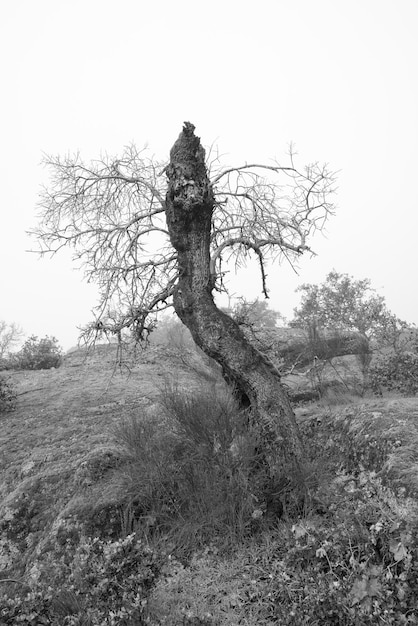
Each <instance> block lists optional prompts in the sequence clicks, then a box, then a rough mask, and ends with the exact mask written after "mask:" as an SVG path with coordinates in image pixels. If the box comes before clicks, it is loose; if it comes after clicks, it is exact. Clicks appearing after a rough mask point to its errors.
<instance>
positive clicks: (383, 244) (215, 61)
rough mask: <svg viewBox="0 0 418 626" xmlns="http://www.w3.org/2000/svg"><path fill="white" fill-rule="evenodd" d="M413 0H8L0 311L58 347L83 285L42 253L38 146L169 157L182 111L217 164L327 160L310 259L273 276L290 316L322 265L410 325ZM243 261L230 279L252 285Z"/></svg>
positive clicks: (417, 82) (416, 50) (254, 288)
mask: <svg viewBox="0 0 418 626" xmlns="http://www.w3.org/2000/svg"><path fill="white" fill-rule="evenodd" d="M417 32H418V0H316V1H315V2H313V1H312V0H292V1H291V2H289V1H288V0H286V1H285V0H271V1H270V0H258V1H257V2H254V1H251V2H249V1H247V0H211V2H199V1H198V0H194V1H190V2H189V1H186V0H175V1H173V0H159V1H158V0H154V2H150V1H147V2H145V1H143V0H119V1H118V2H115V1H112V2H110V1H109V0H36V2H34V0H13V2H3V3H1V8H0V53H1V56H0V58H1V61H0V63H1V74H0V76H1V83H2V85H1V86H2V98H1V101H0V108H1V117H0V160H1V183H2V184H1V200H0V201H1V205H2V210H1V216H2V220H1V230H0V261H1V265H0V319H4V320H6V321H8V322H12V321H14V322H16V323H18V324H20V325H21V326H22V327H23V329H24V330H25V332H26V333H27V334H28V335H30V334H36V335H38V336H45V335H46V334H48V335H55V336H56V337H57V338H58V340H59V341H60V343H61V345H62V346H63V347H64V348H66V349H67V348H69V347H70V346H72V345H74V344H75V343H76V342H77V336H78V331H77V326H79V325H83V324H84V323H87V322H88V321H89V320H91V319H92V316H91V313H90V311H91V309H92V308H93V306H94V304H95V299H96V292H95V288H94V286H92V285H87V284H86V283H85V282H83V280H82V279H83V275H82V272H80V271H79V270H75V269H73V265H72V264H71V259H70V257H69V255H66V254H63V255H59V256H56V257H54V258H53V259H52V260H47V259H38V257H37V256H36V255H34V254H31V253H29V252H27V250H29V249H30V248H34V247H35V243H34V242H31V241H30V240H29V238H28V237H27V235H26V234H25V231H27V230H28V229H30V228H31V227H32V226H34V224H35V221H36V220H35V215H36V202H37V196H38V192H39V187H40V185H41V183H46V182H47V174H46V171H45V170H43V168H42V167H41V166H40V161H41V158H42V153H50V154H54V155H57V154H65V153H68V152H76V151H78V150H79V151H80V152H81V153H82V155H83V156H85V157H86V158H94V157H97V156H99V155H100V153H103V152H107V153H110V154H117V153H118V152H120V151H121V149H122V147H123V146H124V145H126V144H128V143H130V142H135V143H136V144H137V145H138V146H139V147H141V146H143V145H144V144H148V145H149V146H150V148H151V149H152V150H153V151H154V152H155V154H156V156H157V157H158V158H161V159H165V158H166V157H167V156H168V153H169V150H170V148H171V146H172V144H173V142H174V141H175V139H176V138H177V136H178V134H179V132H180V130H181V127H182V123H183V121H185V120H190V121H191V122H193V123H194V124H195V126H196V134H197V135H198V136H200V137H201V139H202V143H203V144H204V145H207V146H208V145H211V144H213V143H214V142H215V143H216V144H217V145H218V147H219V150H220V152H221V153H223V154H225V160H226V162H227V163H228V164H236V165H239V164H243V163H244V162H245V161H268V160H269V159H271V158H273V157H277V158H278V159H279V160H283V157H284V156H285V154H286V150H287V147H288V144H289V142H295V143H296V147H297V150H298V153H299V156H298V159H299V163H300V164H305V163H308V162H311V161H313V160H315V161H316V160H319V161H326V162H328V163H329V164H330V167H331V169H333V170H339V171H340V173H339V176H338V195H337V197H336V202H337V213H336V215H335V217H333V218H332V220H331V221H330V222H329V223H328V227H327V233H326V236H320V235H319V236H317V237H316V238H315V239H314V241H312V242H311V245H312V247H313V248H314V250H315V251H316V252H317V253H318V256H316V257H315V258H313V259H311V258H306V259H304V260H303V261H302V262H301V263H300V267H299V275H296V274H295V273H294V272H293V270H292V269H291V268H290V267H286V266H284V265H283V266H278V267H276V268H274V270H270V272H269V276H270V284H269V287H270V296H271V301H270V306H272V307H273V308H275V309H277V310H278V311H280V312H281V313H282V314H283V315H285V316H286V317H288V318H290V317H291V316H292V310H293V307H294V306H296V305H297V304H298V301H299V296H298V294H295V293H294V291H295V289H296V287H297V286H298V285H300V284H302V283H305V282H309V283H320V282H322V281H323V280H324V278H325V276H326V274H327V273H328V272H329V271H331V270H332V269H333V268H335V269H336V270H337V271H339V272H344V273H349V274H351V275H353V276H354V277H356V278H370V279H371V281H372V284H373V286H374V287H375V288H376V289H377V290H378V292H379V293H380V294H381V295H384V296H385V297H386V300H387V303H388V305H389V308H390V309H391V310H392V311H393V312H394V313H396V314H397V315H399V316H400V317H402V318H404V319H406V320H407V321H408V322H414V323H417V322H418V295H417V278H416V272H417V269H418V268H417V260H418V246H417V242H416V238H417V227H418V206H417V194H416V189H415V185H416V179H417V176H418V37H417ZM257 279H258V272H257V268H255V269H254V270H252V269H248V270H247V272H246V273H245V275H244V276H241V278H240V279H239V280H237V282H236V283H235V285H234V291H235V293H236V295H239V294H240V290H242V294H243V295H245V296H246V297H247V298H254V297H257V296H260V297H262V295H261V285H260V284H259V282H258V280H257Z"/></svg>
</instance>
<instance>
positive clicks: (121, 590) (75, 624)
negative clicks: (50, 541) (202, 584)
mask: <svg viewBox="0 0 418 626" xmlns="http://www.w3.org/2000/svg"><path fill="white" fill-rule="evenodd" d="M163 562H164V557H162V556H161V555H159V554H158V553H157V552H156V551H155V550H152V549H150V548H149V547H147V546H145V545H144V544H143V543H141V541H140V540H139V539H138V537H136V536H135V535H134V534H132V535H129V536H127V537H125V538H123V539H120V540H117V541H103V540H100V539H98V538H94V539H91V538H86V537H82V538H81V541H80V542H79V544H78V545H77V546H75V547H74V546H72V545H70V544H65V545H63V546H61V545H60V544H57V547H56V550H55V553H54V554H52V555H50V559H44V560H43V561H41V560H39V561H36V562H35V563H33V565H32V567H31V570H30V575H31V580H30V582H29V590H28V588H27V586H26V585H25V587H26V589H24V590H21V589H19V588H18V589H17V590H16V591H15V593H9V594H8V597H6V596H5V595H3V597H1V596H0V623H1V624H4V626H9V625H10V626H12V625H14V624H20V623H21V624H25V625H26V626H40V625H42V624H48V625H51V626H62V624H68V625H69V626H122V625H123V626H137V625H138V626H140V625H141V624H145V621H144V611H145V609H146V605H147V597H148V595H149V592H150V590H151V588H152V587H153V585H154V584H155V582H156V581H157V579H158V577H159V575H160V572H161V568H162V565H163ZM0 592H1V590H0Z"/></svg>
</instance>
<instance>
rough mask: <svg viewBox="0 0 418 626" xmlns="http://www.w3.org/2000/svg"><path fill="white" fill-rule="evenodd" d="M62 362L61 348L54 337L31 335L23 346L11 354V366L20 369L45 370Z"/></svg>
mask: <svg viewBox="0 0 418 626" xmlns="http://www.w3.org/2000/svg"><path fill="white" fill-rule="evenodd" d="M61 363H62V349H61V347H60V346H59V345H58V339H56V338H55V337H48V336H46V337H44V338H43V339H38V337H35V335H32V336H31V337H29V339H27V340H26V341H25V344H24V346H23V348H22V349H21V350H20V351H19V352H17V353H16V354H14V355H13V367H14V369H20V370H47V369H51V368H52V367H59V366H60V365H61Z"/></svg>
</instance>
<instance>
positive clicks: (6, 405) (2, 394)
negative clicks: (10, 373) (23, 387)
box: [0, 378, 16, 413]
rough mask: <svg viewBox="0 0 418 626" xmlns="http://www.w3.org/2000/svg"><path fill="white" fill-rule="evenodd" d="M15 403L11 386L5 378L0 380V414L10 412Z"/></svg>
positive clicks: (14, 394) (14, 395)
mask: <svg viewBox="0 0 418 626" xmlns="http://www.w3.org/2000/svg"><path fill="white" fill-rule="evenodd" d="M15 401H16V392H15V391H14V388H13V386H12V385H11V384H10V383H9V382H8V381H7V380H6V379H5V378H0V413H4V412H6V411H12V410H13V409H14V407H15Z"/></svg>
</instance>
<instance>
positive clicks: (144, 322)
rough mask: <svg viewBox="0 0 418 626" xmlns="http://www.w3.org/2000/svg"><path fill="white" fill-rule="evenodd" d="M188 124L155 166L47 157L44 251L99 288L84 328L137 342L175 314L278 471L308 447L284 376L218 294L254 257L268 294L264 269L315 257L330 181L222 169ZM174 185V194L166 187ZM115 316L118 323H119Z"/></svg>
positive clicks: (272, 168)
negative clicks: (232, 393) (236, 398)
mask: <svg viewBox="0 0 418 626" xmlns="http://www.w3.org/2000/svg"><path fill="white" fill-rule="evenodd" d="M194 130H195V129H194V126H193V125H192V124H190V123H188V122H186V123H185V124H184V127H183V130H182V132H181V133H180V136H179V138H178V140H177V141H176V142H175V144H174V146H173V148H172V149H171V152H170V161H169V163H168V164H166V163H157V162H156V161H155V160H154V159H153V158H151V157H149V156H148V155H147V153H146V152H138V151H137V150H136V149H135V148H134V147H132V146H131V147H129V148H127V149H126V150H125V153H124V154H123V156H122V158H120V159H109V158H107V157H106V158H102V159H101V160H100V161H97V162H93V163H91V164H90V165H86V164H84V163H83V161H82V160H81V158H80V157H79V155H76V156H74V157H66V158H60V157H57V158H48V159H46V164H47V165H48V166H49V168H50V170H51V183H50V185H49V187H47V188H46V189H45V190H44V192H43V194H42V197H41V202H40V205H41V209H42V214H41V219H40V225H39V227H38V228H37V230H36V231H35V234H36V236H37V237H38V240H39V242H40V245H41V252H42V253H48V252H50V253H51V252H52V253H54V252H56V251H58V250H59V249H60V248H62V247H65V246H67V247H70V248H72V249H73V250H74V255H75V259H76V260H78V261H79V262H80V263H81V264H82V265H83V267H84V269H85V271H86V273H87V276H88V278H90V279H93V280H95V281H96V282H97V283H98V284H99V287H100V302H99V305H98V307H97V319H96V320H95V321H94V322H92V324H91V325H90V326H89V327H88V328H87V329H86V331H85V333H86V336H87V337H88V336H89V335H91V334H93V335H94V333H96V332H97V328H98V322H100V324H101V328H105V329H106V330H107V331H108V332H109V331H110V332H113V333H114V334H117V333H120V332H121V331H123V330H124V329H127V328H129V329H130V330H131V331H133V333H134V334H135V335H136V336H137V337H141V336H142V335H143V333H144V332H145V331H146V329H147V328H148V327H149V320H150V319H151V320H152V319H153V316H155V315H156V314H158V313H159V312H161V311H162V310H164V309H166V308H167V307H169V306H174V309H175V311H176V313H177V315H178V316H179V318H180V319H181V320H182V322H183V323H184V324H185V325H186V326H187V327H188V328H189V329H190V331H191V333H192V335H193V338H194V340H195V342H196V343H197V345H198V346H200V348H202V350H203V351H204V352H205V353H206V354H208V355H209V356H210V357H212V358H213V359H215V360H216V361H217V362H218V363H219V364H220V365H221V366H222V370H223V372H224V376H225V378H226V379H227V380H228V382H230V383H231V384H233V385H234V386H235V388H236V389H237V390H238V392H239V395H240V397H241V399H242V400H243V402H244V403H246V404H248V405H249V406H250V407H251V411H250V413H251V418H252V419H253V420H254V421H255V422H256V423H257V424H258V426H259V427H260V429H261V431H262V433H263V436H264V442H265V447H266V450H267V451H268V458H269V463H270V465H271V469H272V471H274V466H275V465H276V464H281V463H282V462H283V460H284V459H286V462H291V463H293V462H294V463H296V464H298V463H299V462H300V459H301V457H302V446H301V442H300V438H299V435H298V429H297V425H296V422H295V418H294V414H293V411H292V408H291V405H290V403H289V400H288V397H287V395H286V392H285V390H284V389H283V387H282V385H281V382H280V375H279V372H278V371H277V369H275V367H274V366H273V365H272V364H271V363H270V361H269V360H268V359H267V358H266V357H265V356H263V355H262V354H261V353H260V352H259V351H258V350H256V349H255V348H254V347H253V346H252V345H251V343H249V341H248V340H247V339H246V338H245V336H244V334H243V332H242V331H241V329H240V328H239V326H238V325H237V323H236V322H235V321H234V320H232V319H231V318H230V317H229V316H228V315H226V314H225V313H224V312H222V311H221V310H220V309H219V308H218V307H217V306H216V304H215V301H214V293H215V292H216V291H225V290H226V289H227V281H226V268H227V265H228V263H230V262H234V263H235V265H236V266H240V265H243V264H245V263H246V262H247V261H249V260H251V259H252V258H255V259H256V261H257V262H258V264H259V267H260V280H261V289H262V291H263V293H264V295H265V296H267V295H268V292H267V267H268V264H269V263H271V262H274V261H276V262H277V261H280V260H282V259H287V260H289V261H290V262H293V261H294V260H296V259H297V257H299V256H300V255H302V254H303V253H305V252H311V250H310V248H309V246H308V239H309V237H310V236H311V235H312V234H313V233H314V232H315V231H316V230H321V229H322V228H323V225H324V223H325V221H326V219H327V218H328V216H329V215H330V214H331V213H332V210H333V205H332V204H331V203H330V200H329V198H330V197H331V194H332V193H333V184H334V176H333V174H332V173H331V172H329V170H328V169H327V167H326V166H320V165H319V164H317V163H315V164H313V165H310V166H308V167H305V168H304V169H303V170H302V171H300V170H298V169H297V168H296V166H295V163H294V159H293V153H292V151H290V154H289V164H288V165H287V166H286V167H284V166H282V165H280V164H278V163H272V164H271V165H263V164H244V165H241V166H239V167H228V168H226V169H221V168H220V166H219V162H218V160H217V159H215V160H214V161H213V162H212V163H211V164H208V163H207V162H206V161H205V151H204V149H203V147H202V145H201V143H200V139H199V138H198V137H197V136H196V135H195V133H194ZM167 179H168V184H167ZM115 311H116V312H117V316H115Z"/></svg>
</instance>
